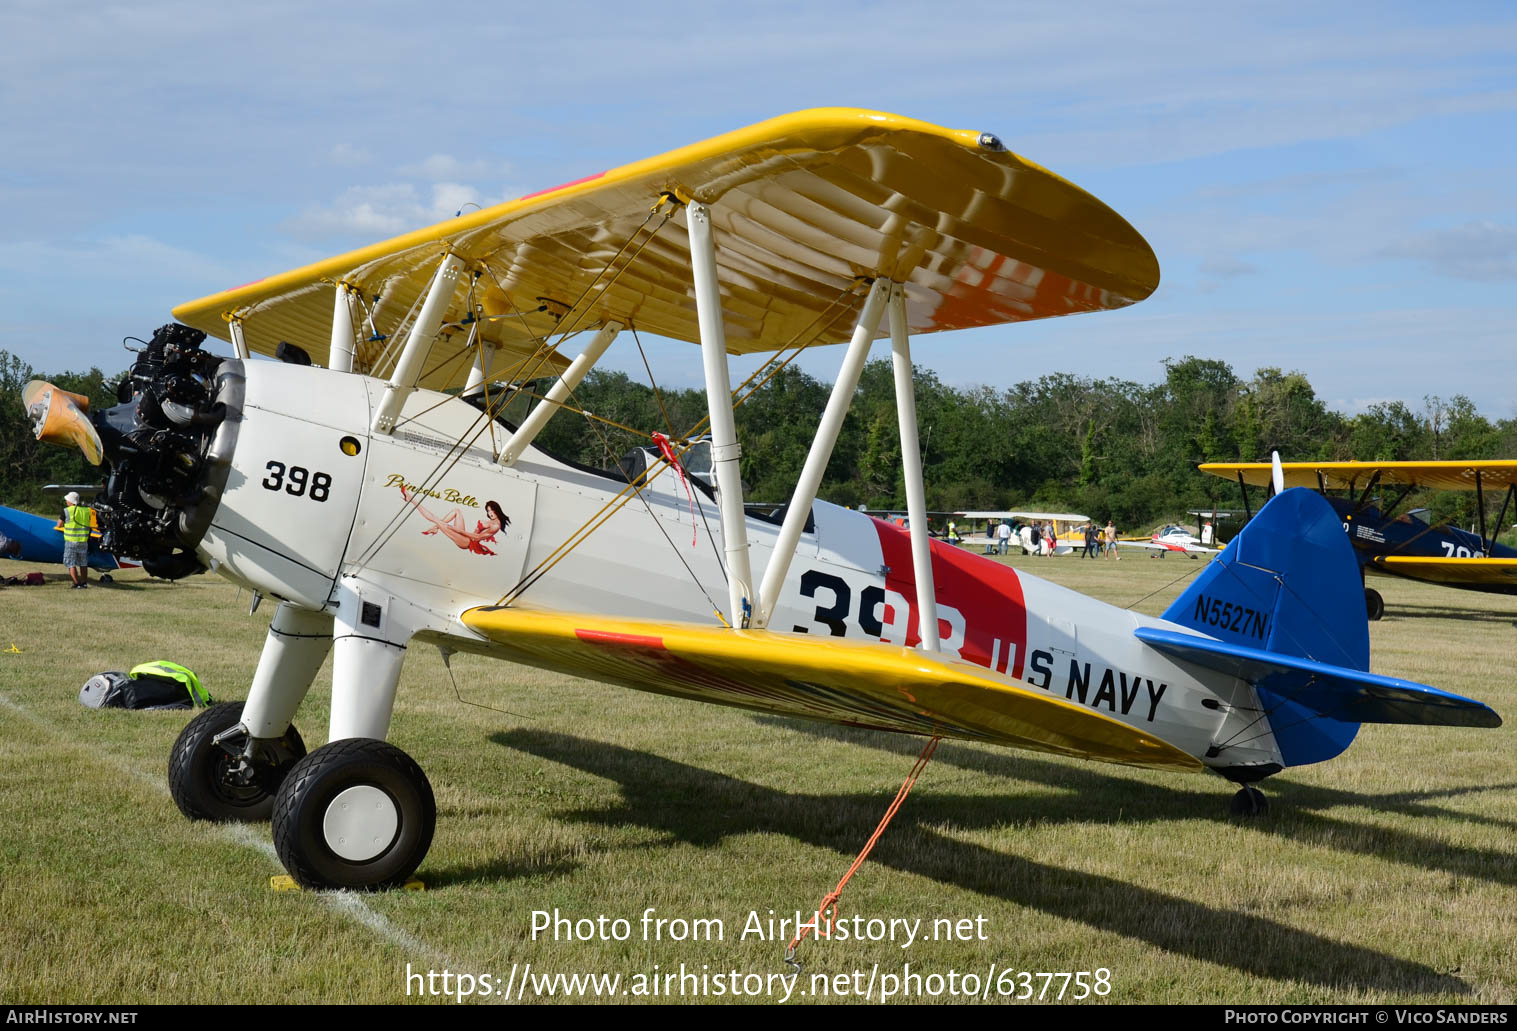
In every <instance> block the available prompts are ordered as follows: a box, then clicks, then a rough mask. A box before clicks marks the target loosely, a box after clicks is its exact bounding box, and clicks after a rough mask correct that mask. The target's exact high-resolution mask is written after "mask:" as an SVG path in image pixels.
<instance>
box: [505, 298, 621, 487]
mask: <svg viewBox="0 0 1517 1031" xmlns="http://www.w3.org/2000/svg"><path fill="white" fill-rule="evenodd" d="M621 331H622V324H621V323H620V322H608V323H606V324H605V325H603V326H601V328H600V330H599V332H597V333H596V334H595V336H594V337H592V338H591V340H590V342H589V343H588V344H586V345H585V349H584V350H583V351H581V352H580V353H579V357H578V358H576V359H574V361H572V362H570V363H569V367H568V368H567V369H565V370H564V371H563V374H562V375H561V376H559V377H558V380H557V382H555V383H554V384H553V387H552V389H550V390H549V391H548V393H547V395H546V396H545V397H544V398H543V399H542V401H541V402H540V403H539V404H538V406H537V407H536V408H534V409H532V411H531V413H530V414H529V415H528V416H527V417H526V418H525V419H523V420H522V423H521V427H520V428H519V429H518V430H517V431H516V432H515V433H514V434H513V435H512V437H511V440H510V441H509V442H508V443H507V444H506V446H505V449H504V450H502V451H501V453H500V464H501V465H505V466H511V465H515V464H516V460H517V459H518V458H520V457H521V455H522V452H523V451H525V450H527V447H528V445H530V444H531V443H532V441H534V440H536V439H537V435H538V434H539V433H540V432H542V428H543V427H544V426H546V425H548V420H549V419H551V418H553V413H554V412H556V411H558V409H559V406H561V405H562V404H563V403H564V399H565V398H567V397H568V396H569V395H570V394H571V393H573V392H574V388H575V387H577V386H579V383H580V380H582V379H584V378H585V374H586V373H587V372H589V371H590V370H591V369H592V368H593V367H594V366H595V363H596V362H598V361H600V356H601V355H603V354H605V353H606V348H608V347H610V346H611V341H613V340H615V339H616V335H617V334H618V333H620V332H621ZM480 382H481V384H483V382H484V381H483V379H481V380H480Z"/></svg>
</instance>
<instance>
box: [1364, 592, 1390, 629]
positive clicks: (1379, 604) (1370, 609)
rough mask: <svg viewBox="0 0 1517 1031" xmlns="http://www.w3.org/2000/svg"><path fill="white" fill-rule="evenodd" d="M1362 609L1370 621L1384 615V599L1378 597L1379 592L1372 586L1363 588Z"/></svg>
mask: <svg viewBox="0 0 1517 1031" xmlns="http://www.w3.org/2000/svg"><path fill="white" fill-rule="evenodd" d="M1364 611H1365V614H1366V615H1367V616H1369V618H1370V620H1371V622H1373V621H1374V620H1377V619H1379V618H1380V617H1381V616H1383V615H1385V599H1384V598H1382V597H1380V592H1379V591H1377V590H1375V589H1374V588H1373V587H1366V588H1365V589H1364Z"/></svg>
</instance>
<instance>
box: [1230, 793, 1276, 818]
mask: <svg viewBox="0 0 1517 1031" xmlns="http://www.w3.org/2000/svg"><path fill="white" fill-rule="evenodd" d="M1228 808H1229V810H1230V811H1231V812H1232V814H1233V815H1234V816H1246V817H1255V816H1264V815H1266V814H1267V813H1268V812H1269V799H1267V798H1265V797H1264V792H1262V791H1260V790H1259V789H1258V788H1256V787H1245V788H1240V789H1239V790H1238V793H1237V794H1236V795H1234V796H1233V800H1232V803H1231V804H1230V805H1229V806H1228Z"/></svg>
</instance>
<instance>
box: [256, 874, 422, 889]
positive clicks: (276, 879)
mask: <svg viewBox="0 0 1517 1031" xmlns="http://www.w3.org/2000/svg"><path fill="white" fill-rule="evenodd" d="M269 890H270V891H304V890H305V889H304V888H302V887H301V886H300V885H299V884H296V883H295V878H293V877H291V876H290V875H289V874H287V873H281V874H275V875H273V876H272V877H270V878H269ZM400 890H401V891H426V890H427V886H426V885H425V884H423V883H422V882H421V881H418V880H414V879H413V880H409V881H407V882H406V883H405V884H403V885H402V886H401V889H400Z"/></svg>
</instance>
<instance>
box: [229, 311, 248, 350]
mask: <svg viewBox="0 0 1517 1031" xmlns="http://www.w3.org/2000/svg"><path fill="white" fill-rule="evenodd" d="M227 328H228V329H230V330H231V331H232V353H234V354H235V355H237V357H239V358H241V359H242V360H243V361H247V360H248V358H250V357H251V356H252V355H251V352H249V351H248V342H247V340H246V339H245V338H244V337H243V335H242V319H240V318H238V317H237V316H235V315H234V316H232V317H231V318H230V319H228V320H227Z"/></svg>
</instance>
